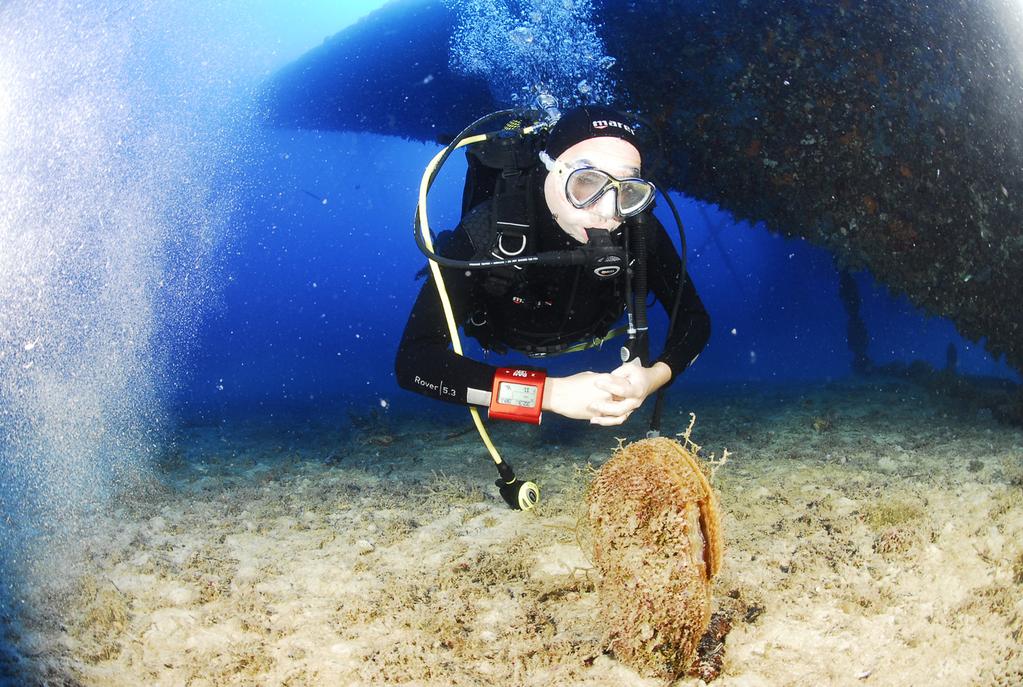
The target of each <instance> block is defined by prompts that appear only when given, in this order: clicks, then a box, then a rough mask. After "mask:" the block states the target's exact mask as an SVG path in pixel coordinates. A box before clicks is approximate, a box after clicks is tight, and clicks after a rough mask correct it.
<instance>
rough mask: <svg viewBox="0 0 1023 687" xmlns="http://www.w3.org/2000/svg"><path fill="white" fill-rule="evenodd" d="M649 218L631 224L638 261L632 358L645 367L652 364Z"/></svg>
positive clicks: (634, 290) (642, 218) (641, 215)
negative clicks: (648, 275) (648, 313)
mask: <svg viewBox="0 0 1023 687" xmlns="http://www.w3.org/2000/svg"><path fill="white" fill-rule="evenodd" d="M648 217H649V216H648V215H647V214H646V213H642V214H640V215H638V216H637V217H636V218H635V219H634V220H633V221H632V222H631V224H632V231H633V235H632V237H631V240H632V246H633V251H634V252H635V260H636V276H635V279H634V280H633V285H632V291H633V293H632V298H633V302H634V303H635V306H634V312H635V320H634V322H633V324H634V326H635V328H636V342H635V346H636V347H635V350H633V351H632V354H633V355H632V357H638V358H639V361H640V362H641V363H643V366H644V367H646V366H648V365H649V364H650V336H649V332H650V327H649V323H648V321H647V312H646V294H647V288H648V287H647V259H646V258H647V242H646V240H647V233H648V232H647V227H648V222H649V219H648Z"/></svg>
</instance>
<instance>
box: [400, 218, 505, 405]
mask: <svg viewBox="0 0 1023 687" xmlns="http://www.w3.org/2000/svg"><path fill="white" fill-rule="evenodd" d="M472 253H473V249H472V244H471V243H470V241H469V239H468V237H467V236H466V234H465V232H464V231H463V230H461V229H458V230H456V231H455V233H454V235H453V236H452V237H451V238H450V240H449V241H448V242H447V243H446V244H445V246H444V254H445V255H448V256H450V257H453V258H458V259H469V258H470V257H471V256H472ZM441 274H442V276H443V278H444V285H445V287H446V290H447V293H448V298H449V300H450V301H451V307H452V310H453V312H454V316H455V322H456V323H458V324H459V325H461V323H462V322H464V321H465V318H466V310H467V308H468V305H467V303H468V300H469V298H470V295H471V288H472V284H471V282H470V280H469V278H468V277H467V276H466V273H465V271H464V270H457V269H447V268H441ZM496 369H497V368H496V367H494V366H492V365H487V364H485V363H481V362H479V361H477V360H473V359H472V358H467V357H465V356H461V355H458V354H457V353H455V352H454V351H453V350H452V349H451V336H450V334H449V332H448V325H447V320H446V319H445V317H444V309H443V306H442V305H441V300H440V295H439V294H438V293H437V286H436V285H435V283H434V279H433V274H432V273H431V274H430V277H429V278H428V279H427V280H426V283H425V284H423V287H422V289H420V291H419V296H418V298H417V299H416V303H415V305H414V306H413V307H412V313H411V314H410V315H409V318H408V323H407V324H406V325H405V331H404V333H403V334H402V337H401V343H400V344H399V346H398V355H397V357H396V359H395V363H394V372H395V377H396V378H397V380H398V384H399V385H400V386H402V387H403V388H405V389H408V390H409V391H415V392H418V393H420V394H423V395H424V396H429V397H431V398H438V399H440V400H442V401H448V402H450V403H458V404H461V405H470V404H472V405H487V404H488V403H489V402H490V389H491V386H492V384H493V379H494V371H495V370H496Z"/></svg>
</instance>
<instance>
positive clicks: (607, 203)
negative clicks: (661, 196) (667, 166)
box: [540, 105, 654, 243]
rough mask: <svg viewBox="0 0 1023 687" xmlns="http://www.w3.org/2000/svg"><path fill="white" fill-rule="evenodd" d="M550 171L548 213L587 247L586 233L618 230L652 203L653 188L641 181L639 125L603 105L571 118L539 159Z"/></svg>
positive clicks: (579, 110)
mask: <svg viewBox="0 0 1023 687" xmlns="http://www.w3.org/2000/svg"><path fill="white" fill-rule="evenodd" d="M540 158H541V159H542V160H543V162H544V164H545V165H546V167H547V170H548V174H547V178H546V180H545V181H544V197H545V199H546V200H547V207H548V208H550V211H551V214H552V215H553V216H554V219H555V221H557V223H558V226H560V227H561V228H562V230H564V231H565V233H567V234H568V235H569V236H571V237H573V238H574V239H576V240H577V241H579V242H580V243H586V241H587V238H586V228H587V227H589V228H595V229H607V230H608V231H613V230H615V229H617V228H618V227H619V226H620V225H621V223H622V222H623V221H624V219H625V218H626V217H631V216H633V215H636V214H638V213H640V212H642V211H643V210H645V209H646V208H647V207H649V206H650V203H652V202H653V196H654V187H653V184H650V183H649V182H647V181H644V180H643V179H641V178H640V168H641V164H642V157H641V155H640V151H639V139H638V137H637V136H636V129H635V125H634V124H633V123H632V122H631V121H629V120H627V119H626V118H625V117H624V116H623V115H622V114H620V113H619V112H617V111H616V110H613V109H611V108H609V107H604V106H601V105H586V106H583V107H578V108H575V109H573V110H570V111H568V112H566V113H565V114H564V115H562V117H561V119H559V120H558V122H557V124H555V125H554V128H553V129H551V133H550V135H549V136H548V138H547V147H546V150H545V151H544V152H543V153H541V154H540Z"/></svg>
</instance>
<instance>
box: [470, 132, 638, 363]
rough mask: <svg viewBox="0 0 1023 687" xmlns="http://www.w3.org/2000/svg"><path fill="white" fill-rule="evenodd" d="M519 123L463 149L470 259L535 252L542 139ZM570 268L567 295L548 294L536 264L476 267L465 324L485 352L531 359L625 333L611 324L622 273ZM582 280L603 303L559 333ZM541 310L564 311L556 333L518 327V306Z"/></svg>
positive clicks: (620, 305)
mask: <svg viewBox="0 0 1023 687" xmlns="http://www.w3.org/2000/svg"><path fill="white" fill-rule="evenodd" d="M521 126H522V122H521V121H519V120H513V121H512V122H510V123H509V124H508V125H506V126H505V129H504V131H506V132H508V134H507V135H504V136H502V135H498V136H496V137H494V138H492V139H489V140H487V141H483V142H481V143H477V144H476V145H473V146H470V147H469V148H467V150H466V160H467V163H468V172H467V173H466V180H465V188H464V191H463V194H462V211H463V222H462V229H463V230H464V231H465V233H466V235H467V237H468V238H469V241H470V243H471V244H472V247H473V259H477V260H484V259H485V260H507V259H509V258H517V257H521V256H528V255H533V254H535V253H536V252H537V251H538V244H539V237H538V229H539V222H540V221H541V220H540V214H539V212H538V209H537V202H536V201H537V196H538V194H537V186H538V185H539V183H540V177H538V173H539V171H538V170H539V153H540V151H541V150H542V149H543V146H544V144H545V140H544V137H543V136H542V135H540V134H532V135H529V136H522V135H521V134H520V133H519V130H520V128H521ZM572 271H573V276H572V278H571V282H572V283H571V287H570V289H569V290H568V292H567V293H565V292H564V290H562V291H561V292H555V293H551V292H549V291H546V290H545V289H547V288H549V287H551V286H552V284H551V281H550V280H549V279H544V276H545V271H544V270H542V268H534V267H531V266H527V265H518V264H507V265H500V266H497V267H490V268H487V269H484V270H479V271H478V272H476V273H474V275H473V276H474V289H475V293H474V295H473V299H472V300H473V303H474V305H475V306H476V307H475V308H474V309H473V310H472V311H471V312H470V315H469V318H468V321H467V322H466V324H465V329H466V333H467V334H469V335H471V336H473V337H475V338H476V339H477V340H478V341H479V342H480V343H481V345H483V347H484V348H486V349H488V350H493V351H496V352H497V353H504V352H506V350H507V349H508V348H509V347H511V348H514V349H516V350H519V351H521V352H524V353H525V354H527V355H529V356H531V357H535V358H541V357H547V356H553V355H560V354H562V353H569V352H574V351H579V350H584V349H586V348H591V347H599V346H601V345H602V344H603V343H604V342H605V341H607V340H609V339H611V338H614V337H617V336H620V335H622V334H624V333H625V332H626V331H627V327H619V328H616V329H611V327H612V325H613V324H614V323H615V322H617V321H618V319H619V318H620V317H621V315H622V312H623V309H624V299H625V295H624V284H623V280H624V276H625V270H620V271H618V274H617V276H616V277H615V278H609V279H606V280H602V279H597V278H595V277H593V276H592V274H590V273H588V272H586V271H585V270H584V268H583V267H582V266H581V265H577V266H574V267H573V268H572ZM546 273H547V274H549V271H546ZM561 281H562V282H564V281H565V280H564V279H562V280H561ZM581 282H585V283H583V284H582V287H583V288H585V290H586V293H587V297H588V298H596V299H597V300H598V302H600V303H602V304H605V305H606V308H605V310H604V312H603V313H598V314H597V315H596V316H595V317H594V318H593V319H591V321H589V322H585V323H576V325H575V327H574V328H573V329H572V330H571V331H565V326H566V325H567V323H568V320H569V316H570V313H571V312H572V309H573V306H574V305H575V303H576V297H577V295H578V294H579V291H580V287H581ZM544 308H555V309H557V311H559V312H563V313H564V317H563V318H562V321H561V325H562V326H561V327H558V328H557V329H558V331H557V332H556V333H554V332H534V331H528V330H527V329H525V328H523V327H522V322H523V321H526V322H528V321H529V319H528V318H523V317H522V315H523V311H529V310H539V309H544Z"/></svg>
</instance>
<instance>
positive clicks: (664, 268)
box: [648, 222, 710, 386]
mask: <svg viewBox="0 0 1023 687" xmlns="http://www.w3.org/2000/svg"><path fill="white" fill-rule="evenodd" d="M655 225H656V229H655V231H654V237H653V240H652V241H651V242H650V243H651V250H650V258H649V263H648V265H649V268H648V282H649V284H650V289H651V290H652V291H653V292H654V295H655V296H657V300H658V301H659V302H660V303H661V305H663V306H664V309H665V310H666V311H668V315H669V316H670V315H671V308H672V306H673V305H674V303H675V291H676V289H677V288H678V273H679V270H680V269H681V268H682V263H681V260H679V257H678V253H677V252H676V250H675V246H674V244H673V243H672V242H671V238H670V237H669V236H668V232H667V231H665V229H664V227H663V226H662V225H661V223H660V222H655ZM709 339H710V315H708V314H707V309H706V308H704V307H703V301H701V300H700V296H699V294H697V293H696V287H695V286H693V280H692V277H691V276H690V275H688V274H687V275H686V282H685V286H684V287H683V289H682V300H681V301H680V302H679V306H678V315H677V316H676V318H675V330H674V331H673V332H672V334H671V338H669V339H668V341H667V342H666V343H665V346H664V350H663V351H662V352H661V355H660V356H658V358H657V362H658V363H663V364H665V365H666V366H667V367H668V370H669V373H670V376H669V378H668V380H667V381H666V382H665V384H670V383H671V382H672V381H674V379H675V378H676V377H678V376H679V375H680V374H682V373H683V372H684V371H685V370H686V369H687V368H688V367H689V366H690V365H692V364H693V362H694V361H695V360H696V358H697V356H699V355H700V353H701V352H702V351H703V349H704V348H705V347H706V345H707V341H708V340H709ZM654 340H655V341H656V338H654ZM655 366H656V365H655ZM659 386H663V384H662V385H659Z"/></svg>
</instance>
